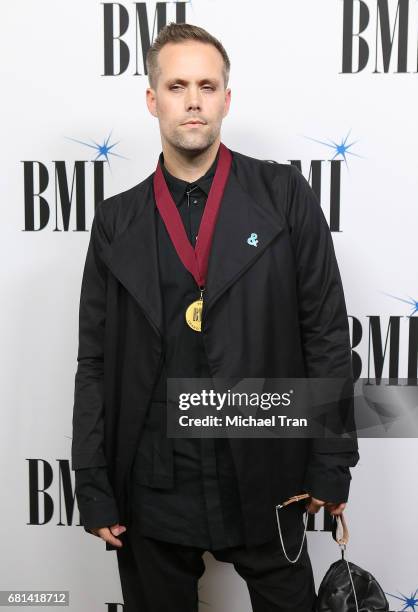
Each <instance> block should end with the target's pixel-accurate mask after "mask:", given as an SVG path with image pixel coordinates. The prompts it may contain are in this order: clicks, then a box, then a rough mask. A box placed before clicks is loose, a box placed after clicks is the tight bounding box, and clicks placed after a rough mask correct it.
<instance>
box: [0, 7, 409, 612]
mask: <svg viewBox="0 0 418 612" xmlns="http://www.w3.org/2000/svg"><path fill="white" fill-rule="evenodd" d="M171 21H177V22H184V21H186V22H188V23H191V24H195V25H199V26H201V27H203V28H205V29H206V30H208V31H209V32H210V33H211V34H213V35H214V36H215V37H217V38H219V39H220V40H221V42H222V43H223V45H224V46H225V48H226V51H227V53H228V54H229V57H230V60H231V75H230V82H229V87H231V90H232V102H231V107H230V111H229V114H228V116H227V117H226V118H225V119H224V122H223V126H222V141H223V142H224V143H225V144H226V145H227V146H228V147H229V148H231V149H232V150H235V151H239V152H242V153H244V154H246V155H250V156H252V157H255V158H258V159H265V160H274V161H277V162H280V163H285V164H294V165H296V166H297V167H298V168H299V169H300V170H301V172H302V173H303V175H304V176H305V177H306V179H307V180H308V181H309V182H310V184H311V185H312V187H313V189H314V190H315V192H316V193H317V195H318V197H319V198H320V201H321V205H322V208H323V211H324V214H325V216H326V218H327V221H328V222H329V225H330V229H331V231H332V237H333V242H334V247H335V251H336V254H337V259H338V263H339V266H340V272H341V276H342V280H343V284H344V291H345V296H346V303H347V311H348V315H349V323H350V330H351V341H352V347H353V358H354V359H353V363H354V367H355V375H356V377H367V376H371V377H373V376H375V375H378V376H382V377H388V376H390V377H391V379H398V378H399V379H401V378H405V377H409V378H414V377H416V375H417V352H418V351H417V343H418V332H417V330H418V327H417V325H416V323H417V318H418V315H417V309H418V285H417V278H416V266H415V261H416V235H417V222H418V212H417V194H418V151H417V148H416V144H417V142H418V121H417V117H416V114H417V100H418V86H417V82H418V74H417V71H418V65H417V44H418V35H417V32H418V28H417V25H418V5H417V3H416V2H415V0H399V1H398V0H361V1H359V0H315V1H314V2H313V1H312V0H275V1H273V0H258V1H257V2H255V1H250V0H242V1H240V2H238V1H236V0H231V1H229V2H221V0H192V1H191V2H158V3H156V2H123V1H122V2H99V1H98V0H72V1H71V2H64V1H63V0H40V1H38V2H36V1H34V0H20V1H19V2H15V3H12V2H8V3H3V5H2V11H1V22H0V23H1V25H0V27H1V38H0V45H1V64H2V75H1V81H2V95H1V120H2V134H3V139H2V142H3V145H2V147H1V151H0V155H1V168H2V178H1V204H2V208H1V210H2V223H1V225H0V232H1V239H0V249H1V261H2V265H1V267H0V273H1V286H2V300H1V306H2V314H1V319H0V326H1V347H2V351H1V380H2V412H1V415H2V419H1V427H0V432H1V433H0V436H1V463H0V474H1V484H2V497H1V499H2V503H1V511H0V512H1V514H0V517H1V527H2V528H1V533H2V536H1V551H2V552H1V571H0V576H1V577H0V590H19V591H22V590H26V591H32V590H56V591H68V592H69V595H70V603H69V609H70V610H72V611H74V612H82V611H83V612H84V611H89V612H120V611H122V610H123V598H122V593H121V588H120V581H119V574H118V569H117V560H116V552H114V551H105V546H104V542H102V541H101V540H99V539H98V538H96V537H94V536H92V535H89V534H87V533H86V532H85V531H84V529H83V527H82V526H81V525H80V516H79V512H78V508H77V504H76V502H75V499H74V472H72V471H71V463H70V453H71V436H72V409H73V394H74V375H75V371H76V366H77V363H76V356H77V345H78V336H77V334H78V305H79V296H80V286H81V276H82V271H83V266H84V260H85V256H86V251H87V246H88V241H89V235H90V227H91V221H92V218H93V214H94V209H95V206H96V205H97V203H98V202H99V201H101V200H102V199H103V198H105V197H108V196H110V195H113V194H116V193H118V192H120V191H124V190H126V189H128V188H130V187H132V186H133V185H135V184H137V183H139V182H140V181H142V180H143V179H144V178H145V177H146V176H148V175H149V174H150V173H151V172H153V171H154V169H155V165H156V162H157V158H158V155H159V153H160V151H161V141H160V134H159V129H158V121H157V119H156V118H155V117H153V116H152V115H151V114H150V113H149V111H148V109H147V106H146V103H145V90H146V88H147V87H148V79H147V74H146V69H145V54H146V52H147V49H148V48H149V45H150V44H151V42H152V41H153V40H154V38H155V37H156V34H157V32H158V30H159V29H160V28H161V27H163V26H164V25H165V24H166V23H169V22H171ZM359 447H360V461H359V463H358V464H357V466H356V467H355V468H353V469H352V481H351V490H350V498H349V502H348V505H347V509H346V512H345V515H346V518H347V521H348V525H349V530H350V542H349V545H348V548H347V553H346V556H347V558H348V559H349V560H351V561H353V562H354V563H357V564H358V565H360V566H362V567H364V568H366V569H368V570H369V571H370V572H372V574H373V575H374V576H375V577H376V578H377V580H378V581H379V583H380V584H381V586H382V588H383V589H384V591H385V593H386V596H387V598H388V600H389V602H390V608H391V610H410V611H413V610H418V561H417V555H416V550H417V546H418V529H417V521H416V508H417V507H418V487H417V475H418V467H417V466H418V452H417V451H418V440H417V438H416V437H412V436H411V437H409V438H407V437H404V438H400V437H397V438H391V437H390V430H388V435H387V437H386V438H384V439H383V438H380V439H377V438H367V437H362V438H360V439H359ZM307 537H308V549H309V552H310V555H311V560H312V564H313V567H314V573H315V581H316V585H317V587H318V586H319V584H320V581H321V580H322V577H323V576H324V574H325V572H326V570H327V569H328V567H329V565H330V564H331V563H332V562H333V561H336V560H337V559H338V558H339V556H340V552H339V548H338V546H337V545H336V543H335V542H334V541H333V539H332V536H331V533H330V524H329V521H328V520H327V518H326V517H325V516H324V512H323V511H322V510H321V511H320V512H319V513H318V514H316V515H313V516H312V517H311V519H310V522H309V529H308V534H307ZM204 560H205V563H206V567H207V570H206V572H205V574H204V576H203V577H202V578H201V580H200V582H199V587H200V588H199V599H200V600H201V604H200V608H201V610H206V609H207V610H212V611H213V612H223V611H224V610H228V611H229V612H244V611H250V610H251V605H250V600H249V596H248V592H247V588H246V585H245V582H244V581H243V580H242V579H241V578H240V577H239V576H238V575H237V574H236V572H235V570H234V568H233V566H232V565H228V564H223V563H220V562H217V561H215V559H214V558H213V556H212V555H211V553H209V552H206V553H205V555H204ZM19 609H26V606H25V607H23V606H20V607H19Z"/></svg>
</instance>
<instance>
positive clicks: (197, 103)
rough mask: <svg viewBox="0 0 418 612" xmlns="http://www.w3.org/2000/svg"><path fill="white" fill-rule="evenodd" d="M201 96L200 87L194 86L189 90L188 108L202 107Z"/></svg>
mask: <svg viewBox="0 0 418 612" xmlns="http://www.w3.org/2000/svg"><path fill="white" fill-rule="evenodd" d="M201 104H202V101H201V97H200V92H199V90H198V89H195V88H192V89H191V90H189V92H188V94H187V97H186V110H192V109H196V108H198V109H200V108H201Z"/></svg>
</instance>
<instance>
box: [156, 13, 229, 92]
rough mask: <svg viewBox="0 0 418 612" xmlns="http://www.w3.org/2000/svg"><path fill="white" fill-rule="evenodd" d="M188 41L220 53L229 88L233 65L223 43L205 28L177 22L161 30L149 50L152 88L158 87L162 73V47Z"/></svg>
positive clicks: (225, 79) (225, 80)
mask: <svg viewBox="0 0 418 612" xmlns="http://www.w3.org/2000/svg"><path fill="white" fill-rule="evenodd" d="M186 40H193V41H199V42H202V43H206V44H209V45H213V46H214V47H215V48H216V49H217V50H218V51H219V53H220V54H221V55H222V59H223V62H224V67H223V77H224V84H225V88H226V87H227V86H228V81H229V71H230V67H231V63H230V61H229V57H228V54H227V52H226V51H225V49H224V47H223V45H222V43H221V42H220V41H219V40H218V39H217V38H215V37H214V36H212V34H209V32H207V31H206V30H204V29H203V28H200V27H199V26H195V25H192V24H190V23H175V22H172V23H169V24H167V25H166V26H164V27H163V28H161V30H160V31H159V33H158V35H157V37H156V39H155V40H154V42H153V44H152V45H151V47H150V48H149V49H148V53H147V56H146V60H145V64H146V68H147V73H148V81H149V84H150V87H152V88H153V89H155V88H156V86H157V81H158V76H159V72H160V68H159V66H158V54H159V52H160V51H161V49H162V47H163V46H164V45H166V44H167V43H181V42H184V41H186Z"/></svg>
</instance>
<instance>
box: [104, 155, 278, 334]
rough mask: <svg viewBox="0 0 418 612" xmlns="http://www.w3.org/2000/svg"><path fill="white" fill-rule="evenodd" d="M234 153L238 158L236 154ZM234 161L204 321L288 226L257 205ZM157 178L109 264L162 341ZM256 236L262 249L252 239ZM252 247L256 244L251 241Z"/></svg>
mask: <svg viewBox="0 0 418 612" xmlns="http://www.w3.org/2000/svg"><path fill="white" fill-rule="evenodd" d="M232 153H233V152H232ZM236 163H238V161H237V160H236V158H233V162H232V167H231V172H230V174H229V177H228V181H227V183H226V186H225V190H224V195H223V198H222V202H221V206H220V209H219V213H218V218H217V222H216V227H215V231H214V235H213V240H212V246H211V252H210V256H209V262H208V272H207V279H206V289H205V294H204V302H203V303H204V307H203V318H206V316H207V315H208V313H209V311H210V310H211V308H212V307H213V305H214V304H215V302H216V301H217V300H218V299H219V298H220V297H221V295H222V294H223V293H224V292H225V291H226V290H227V289H228V288H229V287H230V286H231V285H232V284H233V283H235V282H237V280H238V279H239V278H240V277H241V275H242V274H243V273H244V272H245V271H246V270H247V269H248V268H249V267H250V266H251V265H252V264H253V263H254V262H255V261H256V260H257V259H258V257H260V255H261V254H262V253H263V252H264V250H265V249H266V248H267V247H268V246H269V244H270V243H271V242H272V241H273V239H274V238H275V237H276V236H277V235H278V234H279V233H280V232H281V231H282V229H283V224H282V223H280V221H279V217H278V215H277V214H275V213H274V210H273V209H272V207H271V206H270V207H269V205H268V203H266V204H263V203H262V202H261V200H258V199H257V200H255V199H254V198H253V196H252V195H250V194H249V193H248V191H246V190H245V189H244V188H243V187H242V186H241V184H240V182H239V180H238V178H237V175H236V172H235V164H236ZM152 178H153V174H152V175H151V176H150V177H148V179H146V180H145V181H144V183H145V189H143V190H142V191H140V192H139V193H137V194H136V196H135V197H136V198H137V199H139V200H140V201H136V202H134V205H133V206H132V212H131V215H132V217H133V218H132V219H131V221H130V222H129V223H128V225H127V228H126V229H125V230H124V231H123V232H122V233H121V234H120V235H119V236H118V237H117V238H116V239H115V240H114V241H113V242H112V243H111V244H110V245H109V246H108V247H107V249H106V253H105V259H106V263H107V265H108V267H109V268H110V270H111V271H112V273H113V274H114V276H116V278H117V279H118V280H119V281H120V282H121V283H122V284H123V285H124V287H125V288H126V289H127V290H128V291H129V292H130V293H131V295H132V296H133V298H134V299H135V300H136V301H137V303H138V304H139V306H140V307H141V308H142V310H143V311H144V313H145V315H146V316H147V318H148V320H149V321H150V323H151V324H152V325H153V326H154V328H155V329H156V331H157V332H158V333H159V334H160V335H161V336H162V335H163V303H162V296H161V288H160V277H159V266H158V245H157V232H156V207H155V202H154V195H153V187H152ZM252 234H256V237H255V239H256V240H257V246H254V245H252V244H249V243H248V242H247V240H248V238H250V237H251V235H252ZM250 242H251V240H250Z"/></svg>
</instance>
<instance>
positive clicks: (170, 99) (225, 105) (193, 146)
mask: <svg viewBox="0 0 418 612" xmlns="http://www.w3.org/2000/svg"><path fill="white" fill-rule="evenodd" d="M158 64H159V67H160V73H159V75H158V82H157V85H156V89H155V90H154V89H151V88H147V105H148V109H149V111H150V112H151V114H152V115H154V116H155V117H157V118H158V121H159V124H160V132H161V137H162V140H163V142H164V141H166V142H168V143H169V144H170V145H172V146H173V147H174V148H176V149H178V150H181V151H183V152H185V151H195V152H199V151H204V150H205V149H207V148H208V147H209V146H210V145H211V144H212V143H213V142H214V141H215V140H216V139H217V138H218V136H219V134H220V129H221V124H222V119H223V118H224V117H225V116H226V115H227V114H228V110H229V104H230V101H231V90H230V89H225V88H224V87H225V85H224V80H223V71H222V69H223V60H222V56H221V54H220V53H219V51H218V50H217V49H216V48H215V47H214V46H213V45H210V44H206V43H201V42H197V41H196V42H194V41H186V42H184V43H168V44H166V45H164V47H163V48H162V49H161V51H160V53H159V55H158ZM193 120H195V121H200V122H201V123H198V124H195V125H193V124H190V123H188V122H190V121H193Z"/></svg>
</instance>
